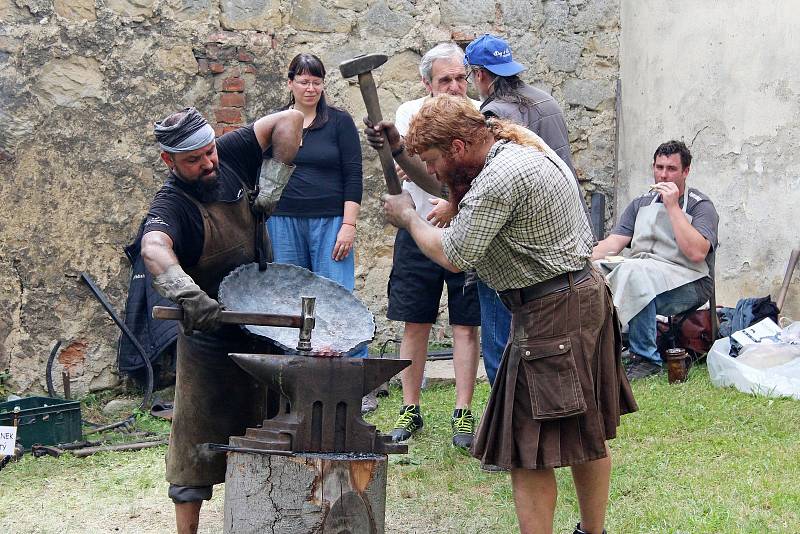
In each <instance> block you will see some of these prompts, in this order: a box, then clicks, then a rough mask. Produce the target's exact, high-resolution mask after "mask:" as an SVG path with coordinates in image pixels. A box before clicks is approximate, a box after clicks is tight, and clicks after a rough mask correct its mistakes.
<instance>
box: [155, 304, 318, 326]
mask: <svg viewBox="0 0 800 534" xmlns="http://www.w3.org/2000/svg"><path fill="white" fill-rule="evenodd" d="M153 319H162V320H174V321H180V320H182V319H183V310H182V309H181V308H171V307H169V306H153ZM220 320H221V321H222V322H223V323H225V324H250V325H256V326H286V327H289V328H300V327H301V326H302V325H303V318H302V317H301V316H299V315H277V314H273V313H260V312H237V311H228V310H223V311H222V313H221V315H220Z"/></svg>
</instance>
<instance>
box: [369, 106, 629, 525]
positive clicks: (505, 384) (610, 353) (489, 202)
mask: <svg viewBox="0 0 800 534" xmlns="http://www.w3.org/2000/svg"><path fill="white" fill-rule="evenodd" d="M405 143H406V150H408V151H410V152H411V153H416V154H419V156H420V157H421V158H422V160H423V161H424V162H425V164H426V165H427V168H428V171H429V172H430V173H431V174H435V175H436V176H437V178H438V179H439V180H440V181H441V182H442V183H444V184H445V185H447V186H448V188H449V191H450V195H451V201H452V202H453V203H455V204H458V213H457V215H456V216H455V218H454V219H453V221H452V223H451V226H450V227H449V228H445V229H441V228H437V227H435V226H431V225H430V224H427V222H426V221H424V220H422V219H421V218H420V217H419V216H418V215H417V214H416V212H415V210H414V204H413V201H412V200H411V197H410V196H409V195H408V194H407V193H403V194H401V195H394V196H388V195H387V196H386V197H384V210H385V213H386V217H387V219H388V220H389V222H391V223H392V224H394V225H395V226H397V227H400V228H405V229H406V230H408V231H409V232H410V233H411V235H412V237H413V238H414V241H415V242H416V243H417V245H418V246H419V248H420V249H421V250H422V251H423V252H424V253H425V254H426V255H427V256H428V257H430V258H431V259H432V260H434V261H435V262H437V263H439V264H440V265H442V266H443V267H445V268H447V269H449V270H451V271H454V272H457V271H465V270H468V269H475V270H476V271H477V272H478V275H479V276H480V278H481V279H482V280H484V281H485V282H486V283H487V284H488V285H489V286H490V287H492V288H493V289H495V290H496V291H498V292H499V294H500V296H501V298H502V300H503V302H504V303H505V304H506V306H507V307H508V308H509V309H510V310H511V312H512V326H511V331H512V336H511V340H510V341H509V344H508V346H507V347H506V349H505V353H504V355H503V359H502V363H501V365H500V369H499V370H498V374H497V379H496V382H495V384H494V387H493V389H492V393H491V396H490V398H489V401H488V404H487V407H486V412H485V414H484V416H483V419H482V421H481V425H480V428H479V430H478V434H477V436H476V439H475V442H474V444H473V447H472V454H473V455H474V456H475V457H477V458H478V459H480V460H481V462H482V463H483V464H485V465H493V466H499V467H501V468H504V469H509V470H511V481H512V487H513V490H514V503H515V506H516V511H517V519H518V521H519V526H520V531H521V532H523V533H525V534H528V533H539V532H542V533H545V532H552V528H553V525H552V523H553V515H554V512H555V503H556V491H557V490H556V480H555V473H554V471H553V469H554V468H556V467H564V466H570V467H571V469H572V475H573V480H574V482H575V488H576V492H577V495H578V502H579V505H580V511H581V518H580V523H578V526H577V527H576V530H575V532H578V533H581V532H585V533H592V534H600V533H601V532H603V524H604V522H605V512H606V507H607V502H608V487H609V481H610V476H611V458H610V455H609V454H610V453H609V450H608V447H607V446H606V441H607V440H608V439H612V438H614V437H615V436H616V429H617V426H618V425H619V422H620V415H622V414H625V413H629V412H632V411H635V410H636V409H637V407H636V403H635V401H634V399H633V395H632V393H631V390H630V385H629V384H628V381H627V379H626V377H625V372H624V370H623V367H622V362H621V359H620V342H619V329H618V322H617V318H616V315H615V312H614V307H613V304H612V301H611V295H610V293H609V291H608V289H607V287H606V285H605V282H604V280H603V277H602V276H601V275H600V274H598V273H597V272H596V271H594V270H593V269H592V267H591V264H590V263H589V262H588V259H589V257H590V256H591V253H592V242H593V238H592V232H591V229H590V227H589V223H588V221H587V219H586V216H585V214H584V210H583V207H582V205H581V202H582V200H581V196H580V194H579V191H578V186H577V183H576V181H575V179H574V178H573V176H572V174H571V172H570V170H569V168H568V167H567V166H566V164H565V163H564V162H563V161H562V160H561V159H559V158H558V157H557V156H554V155H552V153H551V151H548V150H547V149H546V148H545V144H544V142H543V141H542V140H541V139H540V138H539V137H537V136H536V135H534V134H532V133H531V132H529V131H527V130H525V129H524V128H521V127H519V126H515V125H513V124H512V123H509V122H505V121H502V120H499V119H485V118H484V116H483V115H482V114H481V113H480V112H479V111H477V110H475V108H474V107H473V106H472V105H471V104H470V103H469V102H467V101H466V100H465V99H463V98H455V97H451V96H448V95H443V96H438V97H435V98H432V99H431V100H430V101H429V102H427V103H426V104H425V105H424V106H423V107H422V109H420V111H419V112H418V113H417V115H416V117H415V118H414V119H413V120H412V122H411V125H410V128H409V131H408V134H407V135H406V137H405ZM548 152H550V153H548Z"/></svg>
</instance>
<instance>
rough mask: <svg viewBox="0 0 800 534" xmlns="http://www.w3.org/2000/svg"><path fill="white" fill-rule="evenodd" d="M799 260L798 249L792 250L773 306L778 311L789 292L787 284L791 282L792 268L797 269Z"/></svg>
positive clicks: (799, 249) (799, 252)
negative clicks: (776, 307) (775, 306)
mask: <svg viewBox="0 0 800 534" xmlns="http://www.w3.org/2000/svg"><path fill="white" fill-rule="evenodd" d="M799 259H800V248H796V249H794V250H792V255H791V256H789V265H788V266H786V274H785V275H783V284H782V285H781V289H780V291H778V299H777V300H776V301H775V304H776V305H777V306H778V311H781V310H782V309H783V301H784V300H786V293H788V292H789V283H790V282H791V281H792V274H793V273H794V268H795V267H797V261H798V260H799Z"/></svg>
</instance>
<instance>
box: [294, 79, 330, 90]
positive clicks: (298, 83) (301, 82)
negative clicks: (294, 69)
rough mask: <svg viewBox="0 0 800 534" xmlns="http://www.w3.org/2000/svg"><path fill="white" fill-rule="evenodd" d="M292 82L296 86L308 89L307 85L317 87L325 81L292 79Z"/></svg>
mask: <svg viewBox="0 0 800 534" xmlns="http://www.w3.org/2000/svg"><path fill="white" fill-rule="evenodd" d="M292 83H293V84H295V85H296V86H298V87H301V88H303V89H308V88H309V87H313V88H314V89H319V88H320V87H322V85H323V84H324V83H325V82H323V81H322V80H298V79H294V80H292Z"/></svg>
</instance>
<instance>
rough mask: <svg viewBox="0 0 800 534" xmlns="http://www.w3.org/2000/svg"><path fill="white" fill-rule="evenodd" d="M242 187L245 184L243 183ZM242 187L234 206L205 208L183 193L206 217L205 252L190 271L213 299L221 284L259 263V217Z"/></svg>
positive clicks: (219, 204) (224, 203) (213, 204)
mask: <svg viewBox="0 0 800 534" xmlns="http://www.w3.org/2000/svg"><path fill="white" fill-rule="evenodd" d="M240 183H241V182H240ZM241 185H242V191H241V194H240V196H239V199H238V200H236V201H234V202H209V203H207V204H203V203H202V202H200V201H198V200H197V199H196V198H194V197H192V196H191V195H189V194H188V193H186V192H185V191H181V190H180V189H178V191H180V192H181V194H183V195H184V196H185V197H186V198H188V199H189V200H190V201H191V202H192V203H193V204H194V205H195V206H196V207H197V209H198V211H199V212H200V215H201V216H202V217H203V232H204V236H205V239H204V240H203V252H202V253H201V254H200V258H199V259H198V261H197V264H196V265H194V266H193V267H188V268H186V274H188V275H189V276H191V277H192V278H193V279H194V281H195V283H197V285H199V286H200V288H201V289H202V290H203V291H205V292H206V293H208V296H210V297H211V298H213V299H216V298H217V292H218V291H219V284H220V282H222V279H223V278H225V275H227V274H228V273H229V272H231V271H232V270H233V269H235V268H236V267H238V266H240V265H243V264H246V263H252V262H254V261H256V259H257V258H256V223H257V221H256V217H255V216H254V215H253V212H252V210H251V209H250V202H249V201H248V194H247V191H248V189H247V187H246V186H245V185H244V184H241Z"/></svg>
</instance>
